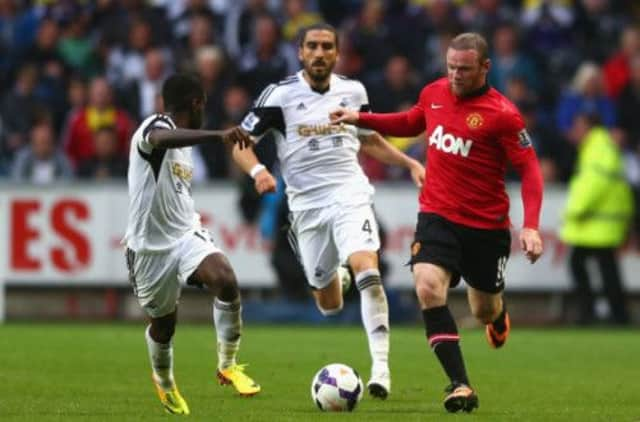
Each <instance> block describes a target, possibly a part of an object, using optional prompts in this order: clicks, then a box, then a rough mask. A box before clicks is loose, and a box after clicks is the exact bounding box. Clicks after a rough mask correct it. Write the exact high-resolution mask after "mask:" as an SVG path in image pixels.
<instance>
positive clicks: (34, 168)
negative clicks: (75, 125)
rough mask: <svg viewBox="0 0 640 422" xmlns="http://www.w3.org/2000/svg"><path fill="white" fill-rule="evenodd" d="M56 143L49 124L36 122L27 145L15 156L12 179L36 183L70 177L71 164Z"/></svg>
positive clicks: (71, 175) (40, 183) (45, 182)
mask: <svg viewBox="0 0 640 422" xmlns="http://www.w3.org/2000/svg"><path fill="white" fill-rule="evenodd" d="M56 144H57V143H56V139H55V133H54V131H53V127H52V126H51V124H50V123H49V122H48V121H41V122H39V123H37V124H36V125H35V126H34V127H33V129H31V133H30V139H29V145H28V146H26V147H25V148H23V149H22V150H21V151H20V152H19V153H18V154H17V156H16V159H15V161H14V163H13V168H12V170H11V176H12V179H13V180H14V181H16V182H28V183H33V184H36V185H47V184H50V183H53V182H55V181H57V180H68V179H71V178H72V177H73V170H72V169H71V165H70V164H69V161H68V160H67V158H66V157H65V156H64V154H63V153H62V152H61V151H59V150H58V148H57V145H56Z"/></svg>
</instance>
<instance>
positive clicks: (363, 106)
mask: <svg viewBox="0 0 640 422" xmlns="http://www.w3.org/2000/svg"><path fill="white" fill-rule="evenodd" d="M357 85H358V89H357V90H356V100H357V102H358V103H357V104H358V111H359V112H360V113H371V106H370V105H369V96H368V95H367V89H366V88H365V87H364V85H362V83H360V82H357ZM374 132H375V131H374V130H372V129H367V128H365V127H359V126H358V136H368V135H371V134H373V133H374Z"/></svg>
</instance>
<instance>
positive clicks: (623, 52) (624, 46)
mask: <svg viewBox="0 0 640 422" xmlns="http://www.w3.org/2000/svg"><path fill="white" fill-rule="evenodd" d="M639 54H640V28H638V27H637V26H628V27H626V28H625V29H624V31H623V32H622V35H621V37H620V49H619V50H618V51H617V52H616V53H615V54H614V55H613V56H611V57H610V58H609V60H607V61H606V63H605V64H604V66H603V68H602V71H603V74H604V83H605V87H606V89H607V94H608V95H609V97H610V98H613V99H617V98H618V96H620V94H621V93H622V92H623V91H622V88H624V86H625V85H626V84H627V82H629V76H630V74H631V58H632V57H634V56H637V55H639Z"/></svg>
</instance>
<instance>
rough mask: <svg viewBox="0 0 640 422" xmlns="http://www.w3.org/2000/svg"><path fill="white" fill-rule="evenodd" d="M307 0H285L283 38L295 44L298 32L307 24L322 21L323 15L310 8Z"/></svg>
mask: <svg viewBox="0 0 640 422" xmlns="http://www.w3.org/2000/svg"><path fill="white" fill-rule="evenodd" d="M307 3H308V1H307V0H284V11H285V15H286V18H285V21H284V25H283V27H282V38H284V40H285V41H287V42H290V43H293V44H295V43H296V39H297V37H298V32H299V31H300V30H301V29H302V28H305V27H307V26H310V25H313V24H314V23H318V22H320V21H322V16H320V15H319V14H317V13H314V12H311V11H309V9H308V4H307Z"/></svg>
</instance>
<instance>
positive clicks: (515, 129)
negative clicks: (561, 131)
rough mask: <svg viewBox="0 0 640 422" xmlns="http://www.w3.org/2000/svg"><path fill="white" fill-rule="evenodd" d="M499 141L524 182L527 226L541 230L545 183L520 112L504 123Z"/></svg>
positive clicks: (503, 121)
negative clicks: (540, 222) (539, 225)
mask: <svg viewBox="0 0 640 422" xmlns="http://www.w3.org/2000/svg"><path fill="white" fill-rule="evenodd" d="M501 123H502V125H503V127H502V131H501V133H500V135H499V138H498V139H499V142H500V143H501V144H502V147H503V149H504V151H505V153H506V155H507V158H508V159H509V161H510V162H511V164H512V165H513V167H514V168H515V169H516V171H517V172H518V173H519V174H520V177H521V179H522V188H521V195H522V203H523V205H524V227H526V228H532V229H538V224H539V219H540V210H541V208H542V192H543V182H542V174H541V172H540V166H539V164H538V158H537V157H536V153H535V150H534V149H533V145H532V142H531V137H530V136H529V134H528V133H527V129H526V128H525V125H524V120H523V119H522V116H521V115H520V113H519V112H517V111H514V112H512V113H509V114H507V115H506V116H505V117H504V118H503V119H502V120H501Z"/></svg>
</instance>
